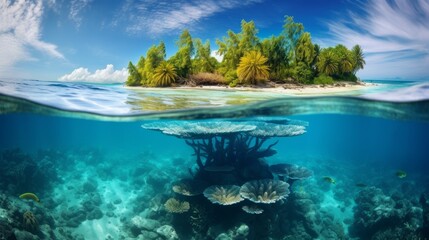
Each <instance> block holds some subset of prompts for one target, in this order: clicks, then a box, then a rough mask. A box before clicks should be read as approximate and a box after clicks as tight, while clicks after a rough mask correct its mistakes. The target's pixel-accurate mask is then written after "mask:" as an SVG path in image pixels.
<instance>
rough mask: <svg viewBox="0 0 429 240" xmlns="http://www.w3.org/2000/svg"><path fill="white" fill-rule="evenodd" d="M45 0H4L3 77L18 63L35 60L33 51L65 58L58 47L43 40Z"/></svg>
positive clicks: (0, 11)
mask: <svg viewBox="0 0 429 240" xmlns="http://www.w3.org/2000/svg"><path fill="white" fill-rule="evenodd" d="M42 14H43V2H42V0H16V1H10V0H2V1H0V46H1V51H0V74H7V73H10V72H11V70H12V69H13V67H14V65H15V64H16V63H17V62H20V61H24V60H34V57H32V55H31V53H30V49H36V50H38V51H40V52H42V53H44V54H47V55H50V56H52V57H55V58H60V59H63V58H64V56H63V55H62V54H61V53H60V52H59V51H58V50H57V46H56V45H54V44H51V43H47V42H44V41H42V40H41V31H40V25H41V21H42Z"/></svg>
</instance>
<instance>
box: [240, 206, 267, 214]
mask: <svg viewBox="0 0 429 240" xmlns="http://www.w3.org/2000/svg"><path fill="white" fill-rule="evenodd" d="M241 209H243V211H245V212H247V213H250V214H261V213H263V212H264V209H261V208H259V207H258V206H256V205H250V206H247V205H246V206H243V207H242V208H241Z"/></svg>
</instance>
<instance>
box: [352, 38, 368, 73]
mask: <svg viewBox="0 0 429 240" xmlns="http://www.w3.org/2000/svg"><path fill="white" fill-rule="evenodd" d="M352 57H353V73H356V72H357V71H358V70H359V69H363V66H364V65H365V64H366V62H365V59H364V58H363V57H364V56H363V51H362V48H361V47H360V46H359V45H355V46H354V47H353V48H352Z"/></svg>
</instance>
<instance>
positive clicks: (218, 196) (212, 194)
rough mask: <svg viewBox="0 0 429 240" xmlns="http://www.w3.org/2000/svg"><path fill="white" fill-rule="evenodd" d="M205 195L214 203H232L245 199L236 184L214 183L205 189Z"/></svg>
mask: <svg viewBox="0 0 429 240" xmlns="http://www.w3.org/2000/svg"><path fill="white" fill-rule="evenodd" d="M204 196H205V197H206V198H207V199H208V200H210V202H212V203H216V204H220V205H232V204H236V203H239V202H241V201H243V200H244V199H243V198H242V197H241V196H240V187H239V186H235V185H223V186H219V185H214V186H211V187H208V188H206V190H204Z"/></svg>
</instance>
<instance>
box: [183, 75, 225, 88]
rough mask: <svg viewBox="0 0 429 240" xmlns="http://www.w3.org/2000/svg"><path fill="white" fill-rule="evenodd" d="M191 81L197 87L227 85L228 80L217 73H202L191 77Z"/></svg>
mask: <svg viewBox="0 0 429 240" xmlns="http://www.w3.org/2000/svg"><path fill="white" fill-rule="evenodd" d="M189 80H190V81H191V82H192V83H193V84H195V85H196V86H200V85H225V84H226V79H225V78H224V77H223V76H222V75H220V74H216V73H207V72H201V73H197V74H193V75H190V76H189Z"/></svg>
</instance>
